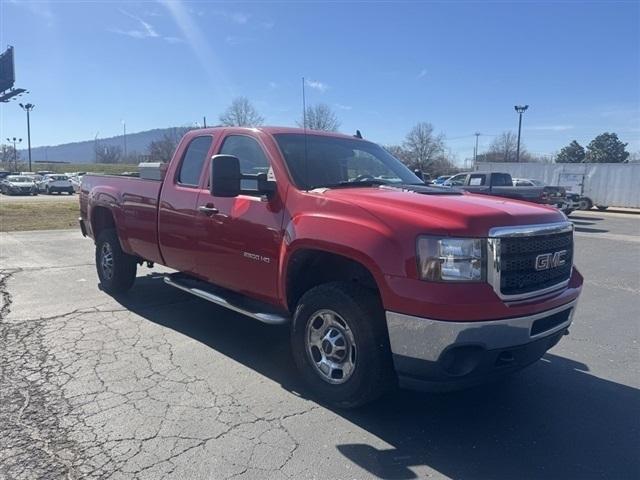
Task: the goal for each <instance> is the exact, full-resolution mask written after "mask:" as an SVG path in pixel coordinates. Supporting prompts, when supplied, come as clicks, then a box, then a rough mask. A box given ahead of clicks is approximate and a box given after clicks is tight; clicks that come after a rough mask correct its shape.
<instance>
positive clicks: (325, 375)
mask: <svg viewBox="0 0 640 480" xmlns="http://www.w3.org/2000/svg"><path fill="white" fill-rule="evenodd" d="M305 343H306V350H307V354H308V356H309V360H310V361H311V364H312V365H313V366H314V368H315V370H316V372H317V373H318V375H320V378H322V379H323V380H324V381H325V382H328V383H331V384H341V383H344V382H346V381H347V380H349V378H351V375H353V372H354V370H355V368H356V361H357V350H356V342H355V339H354V337H353V332H352V331H351V329H350V328H349V325H348V324H347V322H345V321H344V319H343V318H342V317H341V316H340V315H338V314H337V313H336V312H334V311H333V310H318V311H317V312H315V313H314V314H313V315H311V317H310V318H309V321H308V322H307V328H306V332H305Z"/></svg>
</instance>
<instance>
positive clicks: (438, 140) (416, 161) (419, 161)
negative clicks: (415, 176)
mask: <svg viewBox="0 0 640 480" xmlns="http://www.w3.org/2000/svg"><path fill="white" fill-rule="evenodd" d="M403 147H404V148H405V149H406V150H407V151H408V153H409V156H410V158H411V162H412V164H411V165H410V166H411V168H417V169H419V170H423V171H424V170H426V169H428V168H429V167H430V165H431V163H432V162H433V161H434V160H435V159H436V158H437V157H438V156H442V155H443V154H444V135H442V134H440V135H436V134H435V133H434V132H433V125H431V124H430V123H427V122H421V123H418V124H417V125H416V126H414V127H413V128H412V129H411V131H410V132H409V133H408V134H407V136H406V138H405V140H404V143H403Z"/></svg>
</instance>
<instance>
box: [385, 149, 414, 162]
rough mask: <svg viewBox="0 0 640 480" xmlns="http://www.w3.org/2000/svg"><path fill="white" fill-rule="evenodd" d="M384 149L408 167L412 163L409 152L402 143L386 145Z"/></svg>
mask: <svg viewBox="0 0 640 480" xmlns="http://www.w3.org/2000/svg"><path fill="white" fill-rule="evenodd" d="M384 149H385V150H386V151H387V152H389V153H390V154H391V155H393V156H394V157H396V158H397V159H398V160H400V161H401V162H402V163H404V164H405V165H407V166H408V167H410V166H411V164H412V163H413V162H412V160H411V154H410V153H409V152H408V151H407V149H406V148H404V147H403V146H402V145H387V146H386V147H384Z"/></svg>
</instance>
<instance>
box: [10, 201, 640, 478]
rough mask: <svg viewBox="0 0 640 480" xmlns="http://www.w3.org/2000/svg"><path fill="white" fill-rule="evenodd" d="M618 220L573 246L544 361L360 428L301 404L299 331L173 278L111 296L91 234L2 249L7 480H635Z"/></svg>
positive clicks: (627, 288) (634, 406) (634, 301)
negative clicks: (256, 317)
mask: <svg viewBox="0 0 640 480" xmlns="http://www.w3.org/2000/svg"><path fill="white" fill-rule="evenodd" d="M605 217H606V216H605V215H603V214H600V213H598V214H596V215H594V214H591V213H589V214H585V215H584V216H582V217H580V218H586V220H578V221H582V222H583V223H597V224H598V226H599V227H600V229H601V230H602V229H603V228H602V227H603V226H606V228H607V229H608V230H609V231H610V232H611V233H612V234H613V235H612V236H610V237H607V236H606V234H604V236H589V235H587V234H579V235H577V237H576V238H577V245H578V254H577V255H578V258H577V264H578V265H579V266H580V267H582V268H581V269H582V271H583V273H584V274H585V277H587V283H586V286H585V293H584V296H583V299H582V304H581V306H580V309H579V311H578V314H577V317H576V321H575V325H574V327H573V328H572V332H571V335H570V336H569V337H565V339H564V340H563V341H562V342H561V343H560V344H559V345H558V346H557V347H555V348H554V349H553V350H552V351H551V352H550V353H549V354H548V355H547V356H546V357H545V358H544V359H543V360H542V361H541V362H538V363H537V364H536V365H534V366H532V367H531V368H530V369H528V370H526V371H525V372H523V373H522V374H519V375H516V376H515V377H514V378H512V379H511V380H509V381H507V382H503V383H500V384H498V385H493V386H486V387H481V388H477V389H474V390H471V391H466V392H457V393H452V394H446V395H426V394H419V393H412V392H396V393H393V394H390V395H388V396H387V397H385V398H384V399H382V400H381V401H379V402H376V403H375V404H373V405H371V406H368V407H366V408H363V409H360V410H357V411H351V412H344V411H338V410H335V411H334V410H331V409H328V408H326V407H323V406H321V405H319V404H318V403H316V402H314V401H313V400H310V399H307V398H305V396H304V390H303V389H302V388H301V386H300V385H299V384H298V380H297V377H296V375H295V372H294V368H293V365H292V362H291V359H290V353H289V349H288V332H287V329H286V328H284V327H273V326H267V325H262V324H260V323H257V322H254V321H252V320H250V319H247V318H244V317H242V316H240V315H237V314H235V313H233V312H229V311H226V310H224V309H222V308H219V307H216V306H214V305H211V304H209V303H207V302H205V301H202V300H200V299H197V298H192V297H191V296H189V295H187V294H185V293H183V292H180V291H178V290H175V289H172V288H171V287H169V286H167V285H165V284H164V283H163V282H162V280H161V273H162V269H161V268H155V269H153V270H149V269H146V268H140V269H139V272H138V275H139V278H138V280H137V283H136V286H135V287H134V289H132V290H131V292H130V293H128V294H127V295H123V296H121V297H118V298H113V297H110V296H108V295H106V294H105V293H103V292H101V291H100V290H99V289H98V286H97V277H96V274H95V269H94V266H93V244H92V242H91V241H90V240H87V239H83V238H82V237H81V236H80V234H79V233H78V232H75V231H47V232H44V231H43V232H22V233H9V234H5V233H3V234H1V235H0V292H1V294H2V295H1V297H0V298H1V302H2V306H1V311H0V318H1V319H0V479H32V478H64V479H79V478H111V479H120V478H127V479H129V478H140V479H145V478H149V479H160V478H189V479H199V478H203V479H204V478H215V479H230V478H239V479H248V478H269V479H279V478H283V479H285V478H295V479H300V478H318V479H324V478H397V479H404V478H407V479H409V478H425V477H432V478H460V477H467V478H488V477H491V478H516V477H517V478H578V477H579V478H629V477H632V476H635V477H636V478H637V477H638V476H639V475H640V466H639V464H638V458H637V452H636V449H637V445H638V444H640V433H639V432H640V428H639V427H640V425H639V420H638V418H640V396H639V390H638V389H639V387H640V385H639V384H640V382H639V378H640V376H639V375H638V373H640V372H639V370H640V369H639V365H640V361H639V360H640V359H639V354H638V337H639V335H638V318H640V307H639V300H640V297H639V295H640V293H639V292H640V278H639V277H640V276H639V275H638V272H639V271H640V242H638V241H637V237H638V235H640V216H628V217H629V218H627V217H624V218H617V217H615V216H611V217H606V218H605ZM591 218H600V219H601V220H591ZM634 222H635V223H634ZM629 225H631V227H629ZM616 232H617V233H616ZM628 237H634V238H635V240H634V239H633V238H631V239H630V238H628ZM606 248H613V249H617V250H618V251H625V252H629V258H632V259H635V261H631V262H630V261H624V260H622V259H616V258H614V259H613V260H611V259H609V260H608V261H605V260H604V259H601V260H600V259H599V252H601V251H603V249H606ZM604 322H606V324H603V323H604Z"/></svg>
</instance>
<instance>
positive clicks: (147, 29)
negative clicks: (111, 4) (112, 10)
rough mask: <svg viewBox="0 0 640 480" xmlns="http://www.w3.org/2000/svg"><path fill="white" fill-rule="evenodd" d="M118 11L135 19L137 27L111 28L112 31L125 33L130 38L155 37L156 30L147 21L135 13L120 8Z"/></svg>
mask: <svg viewBox="0 0 640 480" xmlns="http://www.w3.org/2000/svg"><path fill="white" fill-rule="evenodd" d="M120 13H122V14H123V15H126V16H127V17H129V18H131V19H133V20H135V21H136V22H137V23H138V27H139V28H138V29H133V30H121V29H113V30H112V31H113V32H114V33H118V34H120V35H127V36H129V37H132V38H157V37H159V36H160V35H158V32H156V29H155V28H154V27H153V25H151V24H150V23H149V22H145V21H144V20H142V19H141V18H140V17H136V16H135V15H133V14H131V13H129V12H127V11H125V10H122V9H120Z"/></svg>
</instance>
